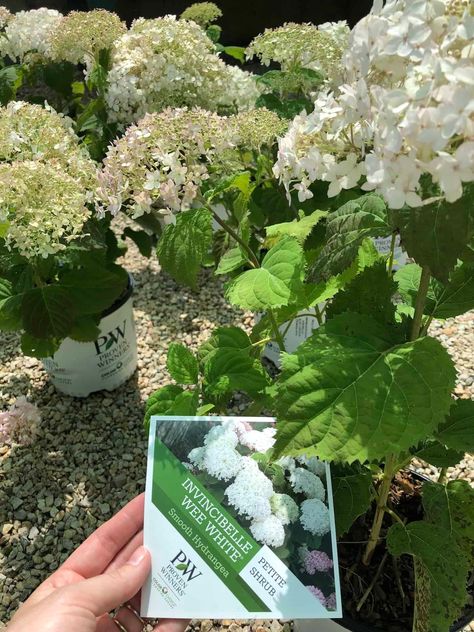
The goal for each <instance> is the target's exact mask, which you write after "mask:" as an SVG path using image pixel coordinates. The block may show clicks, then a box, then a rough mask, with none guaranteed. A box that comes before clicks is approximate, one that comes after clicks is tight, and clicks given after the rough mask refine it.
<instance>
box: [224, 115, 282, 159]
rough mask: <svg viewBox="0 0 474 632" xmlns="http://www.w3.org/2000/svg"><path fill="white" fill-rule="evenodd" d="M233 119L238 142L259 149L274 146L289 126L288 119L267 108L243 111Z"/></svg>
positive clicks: (246, 146)
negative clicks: (283, 118)
mask: <svg viewBox="0 0 474 632" xmlns="http://www.w3.org/2000/svg"><path fill="white" fill-rule="evenodd" d="M233 120H234V123H235V126H236V134H237V135H238V144H239V145H241V146H242V147H244V148H246V149H255V150H259V149H261V147H263V146H264V145H268V146H272V145H273V143H275V141H276V140H277V139H278V138H279V137H280V136H282V135H283V134H284V133H285V132H286V130H287V127H288V123H287V122H286V121H284V120H282V119H281V118H280V117H279V116H278V115H277V114H275V112H271V111H270V110H267V109H266V108H258V109H253V110H249V111H247V112H241V113H240V114H236V115H235V116H234V118H233Z"/></svg>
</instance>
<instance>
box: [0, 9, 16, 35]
mask: <svg viewBox="0 0 474 632" xmlns="http://www.w3.org/2000/svg"><path fill="white" fill-rule="evenodd" d="M12 18H13V14H12V13H10V11H9V10H8V9H7V7H0V30H2V29H4V28H5V27H6V25H7V24H8V22H10V20H11V19H12Z"/></svg>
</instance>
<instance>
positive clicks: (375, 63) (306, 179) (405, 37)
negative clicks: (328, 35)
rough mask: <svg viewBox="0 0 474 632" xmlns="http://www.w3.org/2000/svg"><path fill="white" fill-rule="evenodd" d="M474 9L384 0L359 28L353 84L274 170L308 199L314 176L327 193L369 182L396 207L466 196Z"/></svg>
mask: <svg viewBox="0 0 474 632" xmlns="http://www.w3.org/2000/svg"><path fill="white" fill-rule="evenodd" d="M470 6H472V5H470V3H469V2H468V1H467V0H466V1H464V0H462V1H461V2H458V1H457V0H436V1H434V0H419V1H417V2H409V1H406V0H390V1H389V2H387V3H385V4H384V5H383V4H382V2H381V1H379V0H377V1H376V2H375V4H374V7H373V9H372V12H371V13H370V15H368V16H367V17H365V18H364V19H363V20H361V22H359V24H357V25H356V26H355V28H354V29H353V31H352V33H351V37H350V41H349V46H348V48H347V51H346V53H345V57H344V62H345V65H346V67H347V69H348V74H347V77H346V79H347V82H346V83H345V84H344V85H342V86H340V88H339V90H338V91H337V93H334V94H333V93H331V92H325V93H322V94H320V95H319V96H318V98H317V99H316V103H315V109H314V112H312V113H310V114H304V113H303V114H302V115H300V116H298V117H296V119H295V120H294V121H293V122H292V124H291V126H290V128H289V131H288V134H287V135H286V136H285V137H284V138H283V139H282V140H281V142H280V147H279V154H278V161H277V163H276V165H275V168H274V171H275V175H276V176H277V177H279V178H280V179H281V180H282V181H283V182H284V183H285V186H286V187H287V189H290V188H291V187H294V188H295V189H296V190H298V195H299V197H300V199H301V200H304V199H307V198H309V197H311V196H312V193H311V191H310V188H309V187H310V185H311V183H312V182H314V181H315V180H322V181H326V182H328V183H329V191H328V194H329V196H334V195H337V194H338V193H339V192H340V191H341V189H350V188H352V187H354V186H360V185H362V188H363V189H365V190H369V191H371V190H374V191H377V192H379V193H380V194H382V195H383V196H384V198H385V200H386V201H387V203H388V205H389V206H390V207H391V208H395V209H396V208H401V207H403V206H404V205H405V204H406V205H408V206H411V207H418V206H421V205H422V204H423V203H424V202H428V201H431V200H432V199H433V195H435V196H436V197H439V198H444V199H446V200H447V201H448V202H454V201H456V200H457V199H459V198H460V197H461V196H462V194H463V185H464V184H465V183H468V182H472V181H473V180H474V141H473V140H472V137H473V129H474V71H473V65H472V57H473V50H474V46H473V44H474V15H473V14H472V9H471V8H470ZM362 176H364V178H362ZM422 176H428V177H429V180H430V181H431V182H432V183H434V185H435V186H437V187H438V191H434V192H433V187H432V186H431V185H430V186H429V187H428V188H426V189H425V190H424V188H423V185H424V182H425V181H426V178H424V177H422Z"/></svg>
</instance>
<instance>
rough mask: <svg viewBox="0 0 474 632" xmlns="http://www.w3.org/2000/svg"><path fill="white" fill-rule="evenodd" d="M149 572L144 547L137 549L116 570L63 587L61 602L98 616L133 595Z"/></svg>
mask: <svg viewBox="0 0 474 632" xmlns="http://www.w3.org/2000/svg"><path fill="white" fill-rule="evenodd" d="M150 569H151V558H150V554H149V552H148V551H147V550H146V549H145V547H143V546H140V547H139V548H138V549H137V550H136V551H135V552H134V553H133V555H132V556H131V557H130V559H129V560H128V561H127V562H126V563H125V564H124V565H123V566H121V567H119V568H117V569H116V570H114V571H112V572H110V573H105V574H103V575H98V576H97V577H92V578H91V579H86V580H84V581H82V582H79V583H77V584H73V585H71V586H68V587H67V588H65V589H64V593H63V599H67V600H68V601H69V602H70V603H71V602H72V603H73V604H74V605H76V606H79V607H81V608H83V609H84V610H88V611H89V612H91V613H92V614H94V616H96V617H100V616H102V615H103V614H105V613H106V612H109V611H110V610H113V609H114V608H116V607H117V606H119V605H120V604H122V603H124V602H125V601H128V600H129V599H131V598H132V597H133V596H134V595H136V593H137V592H138V591H139V590H140V588H141V587H142V586H143V584H144V583H145V579H146V578H147V575H148V573H149V572H150ZM65 593H67V597H66V594H65Z"/></svg>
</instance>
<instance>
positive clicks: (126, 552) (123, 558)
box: [106, 531, 143, 573]
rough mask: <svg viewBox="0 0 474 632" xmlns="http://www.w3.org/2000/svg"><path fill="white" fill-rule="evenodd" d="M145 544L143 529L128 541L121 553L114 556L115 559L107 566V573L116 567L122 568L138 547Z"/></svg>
mask: <svg viewBox="0 0 474 632" xmlns="http://www.w3.org/2000/svg"><path fill="white" fill-rule="evenodd" d="M142 544H143V531H139V532H138V533H136V534H135V535H134V536H133V538H132V539H131V540H130V542H128V543H127V544H126V545H125V546H124V547H123V549H122V550H121V551H119V553H117V555H116V556H115V557H114V559H113V560H112V561H111V562H110V564H109V565H108V566H107V569H106V573H108V572H110V571H113V570H115V569H116V568H120V566H123V565H124V564H125V563H126V562H127V560H129V559H130V558H131V557H132V555H133V554H134V553H135V551H136V550H137V549H138V547H140V546H142Z"/></svg>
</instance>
